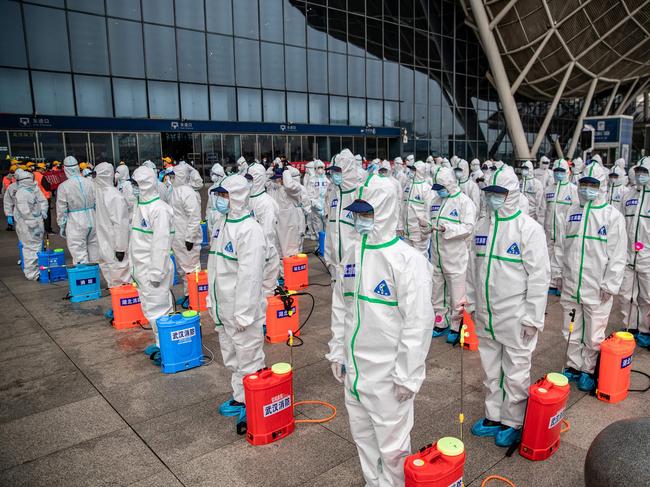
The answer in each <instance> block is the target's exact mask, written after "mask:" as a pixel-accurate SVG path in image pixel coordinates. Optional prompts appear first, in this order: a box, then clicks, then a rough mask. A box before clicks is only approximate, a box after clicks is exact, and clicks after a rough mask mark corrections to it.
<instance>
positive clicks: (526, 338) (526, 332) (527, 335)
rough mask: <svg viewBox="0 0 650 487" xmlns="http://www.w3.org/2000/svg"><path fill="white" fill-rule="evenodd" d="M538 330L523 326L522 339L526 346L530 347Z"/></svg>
mask: <svg viewBox="0 0 650 487" xmlns="http://www.w3.org/2000/svg"><path fill="white" fill-rule="evenodd" d="M537 331H538V330H537V328H535V327H534V326H529V325H524V324H522V325H521V339H522V341H523V342H524V345H528V344H529V343H530V341H531V340H532V339H533V338H534V337H535V335H537Z"/></svg>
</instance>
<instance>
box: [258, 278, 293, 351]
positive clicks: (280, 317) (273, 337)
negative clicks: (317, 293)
mask: <svg viewBox="0 0 650 487" xmlns="http://www.w3.org/2000/svg"><path fill="white" fill-rule="evenodd" d="M295 294H296V293H295V291H287V290H286V289H283V288H281V287H277V288H276V289H275V294H274V295H273V296H269V297H268V298H267V299H266V303H267V305H266V341H267V342H269V343H280V342H285V341H286V340H287V336H288V335H289V331H291V333H292V334H293V335H294V336H299V335H300V331H299V330H298V328H299V327H300V307H299V304H298V300H297V299H294V296H295Z"/></svg>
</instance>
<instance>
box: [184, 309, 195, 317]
mask: <svg viewBox="0 0 650 487" xmlns="http://www.w3.org/2000/svg"><path fill="white" fill-rule="evenodd" d="M197 314H198V313H197V312H196V311H194V310H193V309H188V310H187V311H183V318H194V317H195V316H196V315H197Z"/></svg>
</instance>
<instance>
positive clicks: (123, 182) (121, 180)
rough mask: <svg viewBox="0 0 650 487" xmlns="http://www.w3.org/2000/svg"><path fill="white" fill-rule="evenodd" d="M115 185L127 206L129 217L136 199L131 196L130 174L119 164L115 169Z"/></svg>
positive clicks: (126, 168)
mask: <svg viewBox="0 0 650 487" xmlns="http://www.w3.org/2000/svg"><path fill="white" fill-rule="evenodd" d="M115 184H116V186H117V189H118V190H119V192H120V193H122V196H123V197H124V200H125V201H126V203H127V205H128V208H129V217H130V216H131V215H133V208H134V207H135V200H136V197H135V195H134V194H133V187H132V185H131V181H130V172H129V168H128V166H127V165H126V164H120V165H119V166H117V168H116V169H115Z"/></svg>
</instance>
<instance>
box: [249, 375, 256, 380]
mask: <svg viewBox="0 0 650 487" xmlns="http://www.w3.org/2000/svg"><path fill="white" fill-rule="evenodd" d="M248 378H249V379H250V380H257V374H252V375H249V376H248Z"/></svg>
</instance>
